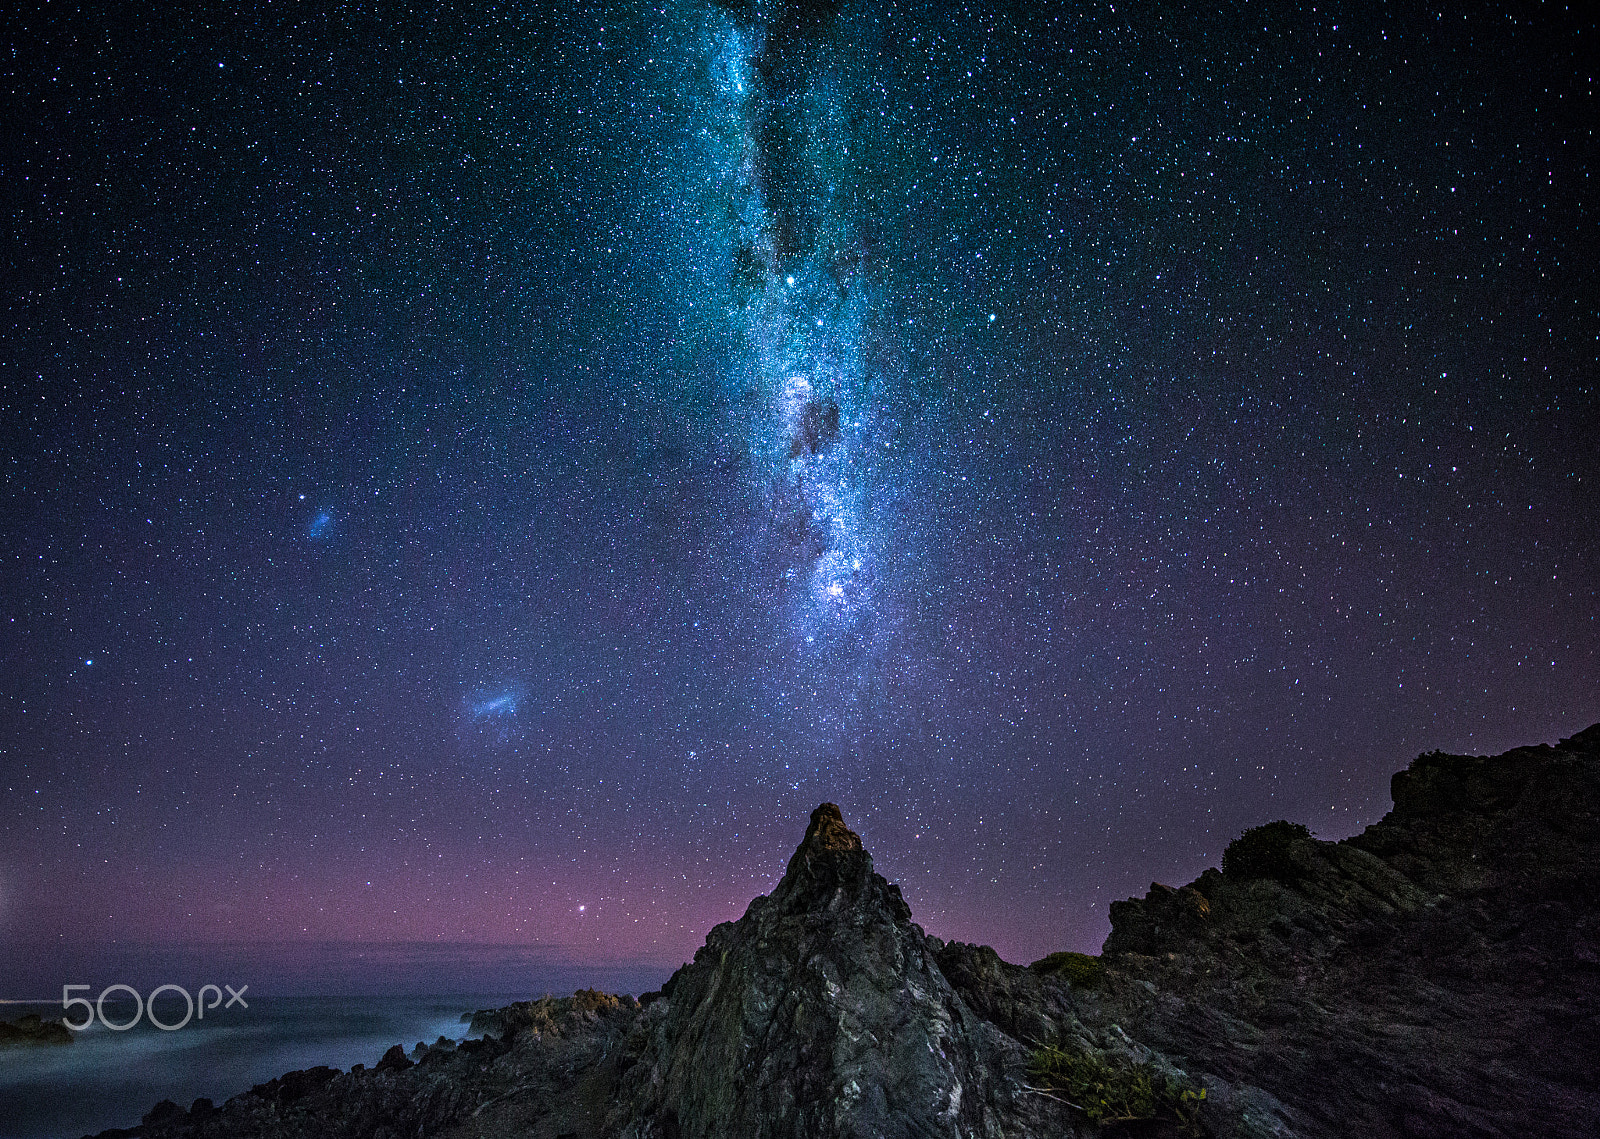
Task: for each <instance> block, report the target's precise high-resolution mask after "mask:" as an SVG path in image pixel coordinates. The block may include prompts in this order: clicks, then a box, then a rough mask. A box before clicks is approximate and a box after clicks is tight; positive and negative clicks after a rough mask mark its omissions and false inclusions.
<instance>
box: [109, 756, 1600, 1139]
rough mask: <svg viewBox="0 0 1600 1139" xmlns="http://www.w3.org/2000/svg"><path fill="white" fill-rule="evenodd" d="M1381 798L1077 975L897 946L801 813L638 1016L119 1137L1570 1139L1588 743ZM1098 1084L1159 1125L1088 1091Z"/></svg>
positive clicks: (1583, 1054)
mask: <svg viewBox="0 0 1600 1139" xmlns="http://www.w3.org/2000/svg"><path fill="white" fill-rule="evenodd" d="M1393 795H1394V800H1395V809H1394V810H1393V811H1392V812H1391V813H1390V814H1389V815H1388V816H1387V817H1386V818H1385V819H1384V820H1383V821H1382V822H1381V823H1378V824H1376V825H1374V826H1372V827H1369V828H1368V829H1367V830H1366V832H1365V833H1363V834H1362V835H1359V836H1357V837H1355V838H1352V839H1348V840H1345V841H1344V842H1339V843H1330V842H1319V841H1317V840H1316V839H1315V838H1313V837H1312V836H1311V835H1310V834H1309V833H1308V832H1307V831H1306V830H1305V828H1304V827H1298V826H1295V825H1293V824H1290V823H1287V822H1282V823H1273V824H1268V825H1267V826H1265V827H1258V828H1256V829H1255V830H1253V831H1250V832H1247V833H1246V834H1245V835H1244V836H1242V837H1241V838H1240V839H1239V840H1237V841H1236V842H1235V843H1234V844H1233V845H1232V846H1230V847H1229V849H1228V853H1227V855H1226V856H1225V858H1224V860H1223V868H1222V870H1220V871H1219V870H1208V871H1207V872H1206V873H1205V874H1202V875H1201V876H1200V877H1199V878H1198V879H1196V880H1195V881H1194V882H1192V883H1190V884H1189V885H1188V886H1184V887H1181V888H1177V889H1174V888H1172V887H1168V886H1162V885H1152V886H1151V889H1150V892H1149V893H1148V894H1147V895H1146V896H1145V898H1143V899H1142V900H1132V901H1128V902H1122V903H1118V904H1117V905H1116V906H1115V907H1114V908H1113V911H1112V922H1113V929H1112V933H1111V936H1110V937H1109V938H1108V939H1107V942H1106V946H1105V950H1104V953H1103V954H1102V955H1101V956H1100V957H1098V958H1095V957H1089V956H1086V955H1083V954H1073V953H1061V954H1052V955H1051V956H1050V957H1048V958H1046V959H1045V960H1043V961H1040V962H1036V963H1035V964H1034V965H1033V966H1032V967H1029V968H1023V967H1021V966H1017V965H1011V964H1008V963H1006V962H1004V961H1002V960H1001V959H1000V958H999V956H998V955H996V954H995V952H994V951H993V950H991V949H988V948H986V947H983V946H971V945H962V944H945V943H943V942H941V941H940V940H939V939H937V938H934V937H930V936H928V935H927V934H925V933H924V932H923V931H922V930H921V929H920V928H919V927H917V926H916V925H915V924H914V923H913V922H912V921H911V913H910V911H909V909H908V908H907V906H906V904H905V901H904V900H903V899H902V897H901V896H900V891H899V889H898V888H897V887H895V886H893V885H890V884H889V883H888V882H886V881H884V879H883V878H882V877H880V876H879V875H878V874H876V873H874V872H873V869H872V858H871V856H870V855H869V854H868V853H867V852H866V851H865V850H864V849H863V848H862V844H861V841H860V839H859V838H858V837H857V836H856V835H855V834H854V833H853V832H852V831H850V830H849V828H848V827H846V826H845V824H844V821H843V819H842V818H841V817H840V814H839V811H838V808H837V807H834V806H832V805H831V804H823V805H822V806H821V807H819V808H817V810H816V811H815V812H813V814H812V816H811V822H810V825H809V827H808V828H807V830H806V833H805V838H804V840H803V841H802V842H801V844H800V847H799V849H797V850H796V851H795V853H794V856H793V858H791V859H790V861H789V866H788V870H787V872H786V873H785V874H784V877H783V880H782V881H781V882H780V883H779V884H778V886H777V888H776V889H775V890H774V891H773V893H772V894H771V895H770V896H767V897H761V898H757V899H756V900H755V901H754V902H753V903H751V906H750V908H749V910H748V912H747V913H746V914H745V915H744V917H742V918H741V919H739V920H738V921H736V922H729V923H726V924H724V925H720V926H718V927H716V928H715V929H713V930H712V931H711V934H710V936H709V937H708V938H707V939H706V944H705V946H704V947H703V948H702V949H701V950H700V951H699V952H698V953H697V954H696V955H695V959H694V961H693V962H692V963H690V964H688V965H685V966H684V967H683V968H682V969H680V970H679V971H678V972H677V973H676V974H674V976H673V977H672V979H671V980H670V981H669V982H668V983H667V985H666V986H664V987H663V989H662V991H661V992H660V993H653V994H646V996H645V997H643V998H641V999H640V1000H639V1001H637V1002H636V1001H634V1000H632V998H626V997H624V998H618V997H611V996H608V995H606V994H602V993H595V992H582V993H578V994H576V995H575V996H574V997H570V998H564V999H562V1000H552V999H549V998H546V999H545V1000H542V1001H531V1002H523V1003H521V1004H517V1005H513V1006H510V1007H508V1008H506V1009H500V1010H485V1011H483V1012H479V1013H477V1014H475V1016H474V1017H473V1026H474V1028H475V1029H476V1030H478V1031H483V1032H488V1033H491V1034H492V1035H490V1036H488V1037H486V1038H485V1039H484V1040H482V1041H468V1042H466V1043H463V1044H462V1045H460V1046H459V1047H452V1046H450V1044H449V1042H447V1041H441V1042H440V1043H439V1044H436V1045H435V1046H434V1047H431V1048H419V1049H418V1050H416V1051H415V1052H414V1055H415V1056H416V1057H418V1059H417V1062H415V1063H414V1062H413V1061H412V1059H411V1058H409V1057H408V1056H407V1055H406V1053H405V1051H404V1049H403V1048H401V1047H399V1046H398V1045H397V1046H396V1047H394V1048H392V1049H390V1050H389V1052H388V1053H387V1054H386V1055H385V1056H384V1057H383V1059H382V1060H381V1061H380V1062H379V1063H378V1064H377V1066H376V1067H375V1068H374V1069H372V1070H366V1069H361V1068H357V1069H356V1070H354V1071H351V1072H348V1073H340V1072H335V1071H332V1070H331V1069H327V1068H317V1069H311V1070H309V1071H305V1072H293V1073H289V1074H288V1075H286V1076H283V1077H280V1078H279V1079H277V1080H273V1081H270V1082H269V1083H267V1084H263V1085H260V1086H258V1087H256V1088H254V1089H252V1090H251V1091H250V1092H247V1093H245V1094H244V1095H241V1096H236V1097H234V1098H233V1099H231V1100H229V1101H228V1102H227V1103H226V1104H223V1105H222V1106H221V1107H214V1106H213V1105H212V1104H211V1103H210V1102H209V1101H204V1100H202V1101H198V1102H197V1103H196V1104H195V1105H194V1106H193V1107H191V1108H190V1109H189V1110H187V1111H185V1110H184V1109H183V1108H181V1107H179V1106H178V1105H176V1104H171V1103H163V1104H159V1105H157V1107H156V1108H155V1109H153V1110H152V1112H151V1113H150V1114H149V1115H147V1116H146V1117H145V1120H144V1122H143V1123H142V1124H141V1126H140V1127H139V1128H135V1129H133V1130H131V1131H128V1132H119V1133H117V1134H121V1135H132V1134H140V1135H143V1136H149V1137H151V1139H161V1137H165V1136H172V1137H174V1139H176V1137H178V1136H218V1137H220V1136H274V1137H280V1136H281V1137H288V1136H313V1135H316V1136H351V1137H356V1136H361V1137H372V1139H389V1137H398V1136H401V1135H405V1136H413V1135H441V1136H452V1137H460V1139H467V1137H469V1136H470V1137H481V1139H489V1137H493V1136H511V1135H518V1136H533V1137H543V1139H579V1137H590V1136H593V1137H602V1136H603V1137H606V1139H690V1137H694V1139H699V1137H707V1136H750V1137H755V1139H788V1137H796V1139H798V1137H801V1136H804V1137H807V1139H812V1137H823V1139H826V1137H840V1139H844V1137H856V1136H860V1137H862V1139H866V1137H868V1136H872V1137H879V1136H881V1137H884V1139H899V1137H907V1139H909V1137H912V1136H916V1137H923V1136H927V1137H945V1136H948V1137H950V1139H977V1137H983V1139H999V1137H1001V1136H1005V1137H1012V1139H1031V1137H1044V1136H1074V1135H1083V1136H1097V1135H1107V1136H1109V1135H1123V1136H1131V1135H1148V1136H1173V1135H1179V1134H1190V1135H1196V1134H1204V1135H1212V1136H1217V1137H1219V1139H1220V1137H1223V1136H1241V1137H1243V1136H1285V1137H1302V1139H1321V1137H1324V1136H1326V1137H1332V1136H1347V1135H1351V1134H1361V1135H1364V1136H1372V1137H1374V1139H1383V1137H1388V1136H1396V1137H1398V1136H1416V1137H1427V1136H1485V1137H1487V1136H1522V1135H1535V1134H1537V1135H1541V1136H1592V1135H1596V1134H1600V1091H1597V1090H1596V1089H1597V1088H1600V1029H1597V1025H1600V1019H1597V1016H1600V952H1597V947H1600V904H1597V903H1600V895H1597V889H1600V888H1597V882H1600V725H1597V726H1596V727H1594V728H1591V729H1589V730H1588V731H1586V732H1584V733H1581V734H1580V735H1578V736H1575V737H1573V738H1572V739H1570V740H1565V741H1563V742H1562V743H1561V745H1559V746H1558V747H1555V748H1549V747H1540V748H1522V749H1518V750H1517V751H1513V752H1510V753H1508V754H1507V755H1504V756H1500V757H1497V758H1494V759H1484V758H1477V757H1465V756H1446V755H1441V754H1438V753H1434V754H1430V755H1425V756H1421V757H1419V758H1418V759H1417V760H1416V761H1415V762H1414V763H1413V764H1412V765H1411V767H1410V768H1409V769H1408V770H1406V771H1404V772H1401V773H1400V774H1399V775H1396V776H1395V778H1394V784H1393ZM1040 1045H1050V1046H1054V1047H1056V1048H1058V1049H1059V1050H1060V1051H1059V1053H1058V1055H1059V1056H1061V1057H1064V1058H1065V1062H1066V1064H1067V1068H1068V1070H1069V1072H1070V1073H1076V1074H1077V1076H1081V1077H1082V1078H1081V1079H1079V1081H1078V1085H1077V1086H1078V1087H1079V1090H1078V1091H1076V1092H1074V1093H1072V1094H1073V1095H1076V1096H1077V1098H1078V1100H1079V1101H1080V1102H1075V1103H1074V1102H1068V1095H1067V1094H1066V1093H1065V1092H1064V1091H1063V1088H1064V1087H1066V1086H1067V1085H1065V1084H1062V1083H1052V1084H1049V1085H1048V1086H1040V1085H1041V1082H1042V1081H1044V1080H1046V1079H1057V1078H1065V1077H1059V1075H1058V1076H1047V1075H1046V1074H1045V1072H1044V1070H1043V1069H1042V1068H1041V1067H1040V1066H1039V1060H1038V1054H1036V1053H1035V1048H1036V1047H1037V1046H1040ZM1107 1073H1113V1074H1114V1073H1122V1075H1124V1076H1126V1075H1127V1074H1128V1073H1134V1074H1135V1075H1136V1076H1137V1078H1138V1080H1141V1081H1143V1084H1142V1086H1143V1087H1144V1088H1145V1089H1146V1090H1147V1091H1148V1090H1149V1089H1151V1088H1154V1089H1157V1091H1156V1093H1155V1094H1157V1099H1156V1100H1155V1101H1152V1100H1150V1099H1149V1097H1148V1096H1147V1097H1146V1100H1145V1101H1143V1102H1144V1104H1145V1106H1143V1107H1138V1108H1129V1107H1128V1106H1127V1105H1128V1104H1129V1103H1135V1102H1136V1101H1137V1097H1133V1098H1131V1099H1130V1098H1128V1097H1126V1096H1124V1097H1122V1098H1118V1095H1117V1094H1113V1093H1110V1092H1106V1093H1105V1094H1102V1092H1103V1091H1104V1089H1103V1087H1102V1086H1101V1084H1097V1083H1095V1081H1096V1080H1100V1079H1101V1077H1106V1078H1110V1077H1108V1076H1106V1074H1107ZM1074 1078H1076V1076H1075V1077H1074ZM1118 1078H1121V1077H1118ZM1103 1082H1104V1081H1103V1080H1102V1083H1103ZM1129 1086H1131V1085H1129ZM1202 1086H1203V1087H1204V1089H1205V1096H1204V1098H1200V1097H1199V1095H1198V1089H1199V1088H1200V1087H1202ZM1162 1096H1164V1097H1165V1098H1160V1097H1162ZM1152 1102H1154V1103H1155V1104H1156V1106H1154V1107H1151V1106H1149V1104H1150V1103H1152ZM1118 1105H1120V1106H1118Z"/></svg>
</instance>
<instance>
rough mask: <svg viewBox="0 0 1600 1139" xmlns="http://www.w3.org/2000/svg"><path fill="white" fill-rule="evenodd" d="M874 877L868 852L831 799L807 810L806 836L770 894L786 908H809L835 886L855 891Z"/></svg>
mask: <svg viewBox="0 0 1600 1139" xmlns="http://www.w3.org/2000/svg"><path fill="white" fill-rule="evenodd" d="M874 877H875V875H874V874H873V873H872V855H870V854H868V853H867V849H866V847H864V846H863V845H862V844H861V837H860V836H859V835H857V834H856V832H855V831H853V830H851V829H850V828H849V827H847V826H845V824H844V816H843V815H842V814H841V813H840V812H839V808H838V807H837V806H835V805H834V804H833V803H823V804H822V805H821V806H819V807H818V808H817V809H816V810H814V811H812V812H811V823H810V825H809V826H807V827H806V836H805V838H804V839H802V840H801V842H800V845H799V846H798V847H796V848H795V852H794V854H793V855H792V856H791V857H790V859H789V865H788V868H787V869H785V870H784V873H783V881H782V882H780V883H779V884H778V888H777V889H776V890H774V891H773V898H774V900H775V901H778V902H779V903H780V904H782V905H784V906H786V907H787V908H793V907H795V906H796V905H799V906H802V907H805V908H810V907H812V906H816V905H819V904H823V903H825V902H827V901H829V900H830V899H831V896H832V895H834V894H835V893H836V892H837V891H838V890H839V889H841V888H843V889H844V890H846V891H847V892H849V893H852V894H853V893H855V892H857V891H858V890H859V888H860V887H862V886H866V885H868V884H869V883H870V882H871V880H872V879H873V878H874Z"/></svg>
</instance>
